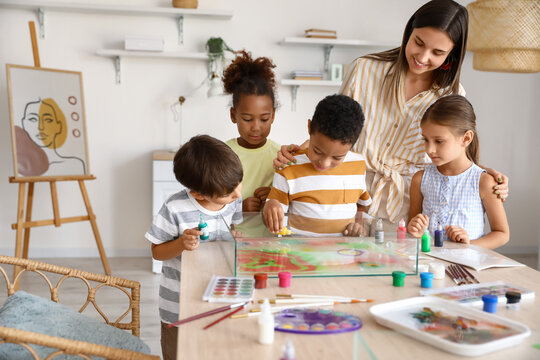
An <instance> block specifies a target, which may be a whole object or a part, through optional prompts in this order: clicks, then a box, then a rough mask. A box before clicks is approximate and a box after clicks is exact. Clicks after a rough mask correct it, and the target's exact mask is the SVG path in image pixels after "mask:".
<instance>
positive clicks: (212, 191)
mask: <svg viewBox="0 0 540 360" xmlns="http://www.w3.org/2000/svg"><path fill="white" fill-rule="evenodd" d="M174 174H175V176H176V179H177V180H178V181H179V182H180V183H181V184H182V185H184V186H185V187H186V189H185V190H182V191H180V192H178V193H176V194H173V195H171V196H170V197H169V198H168V199H167V200H166V201H165V203H164V204H163V206H162V207H161V209H160V210H159V213H158V215H157V216H156V218H155V220H154V223H153V224H152V225H151V226H150V229H148V232H147V233H146V235H145V237H146V238H147V239H148V240H150V242H152V256H153V258H154V259H156V260H163V269H162V274H161V282H160V287H159V314H160V317H161V350H162V353H163V359H164V360H169V359H176V343H177V340H176V339H177V335H178V328H176V327H168V326H167V324H171V323H174V322H176V321H177V320H178V309H179V302H180V269H181V260H182V252H184V251H186V250H187V251H191V250H195V249H196V248H197V247H198V246H199V236H200V235H202V234H203V233H202V231H199V229H198V224H199V219H200V217H201V216H202V219H203V221H204V222H206V224H207V225H208V231H209V237H208V239H205V240H201V241H202V242H208V241H213V240H216V239H225V238H230V235H229V233H228V230H227V228H226V226H224V225H223V224H221V222H222V220H221V217H223V219H225V221H226V222H227V224H228V225H230V224H238V223H240V222H241V221H242V198H241V196H240V192H241V189H242V177H243V171H242V164H241V162H240V159H239V158H238V156H237V155H236V154H235V153H234V152H233V151H232V150H231V148H229V147H228V146H227V145H226V144H225V143H223V142H222V141H219V140H217V139H215V138H213V137H211V136H208V135H199V136H195V137H193V138H191V139H190V140H189V141H188V142H187V143H185V144H184V145H183V146H182V147H181V148H180V150H178V152H177V153H176V155H175V156H174Z"/></svg>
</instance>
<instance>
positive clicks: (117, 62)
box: [114, 56, 122, 84]
mask: <svg viewBox="0 0 540 360" xmlns="http://www.w3.org/2000/svg"><path fill="white" fill-rule="evenodd" d="M114 68H115V70H116V84H120V83H121V80H122V74H121V72H120V56H115V57H114Z"/></svg>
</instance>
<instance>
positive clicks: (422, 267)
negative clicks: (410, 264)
mask: <svg viewBox="0 0 540 360" xmlns="http://www.w3.org/2000/svg"><path fill="white" fill-rule="evenodd" d="M416 270H417V272H418V275H420V274H421V273H423V272H427V271H429V265H428V264H418V267H417V268H416Z"/></svg>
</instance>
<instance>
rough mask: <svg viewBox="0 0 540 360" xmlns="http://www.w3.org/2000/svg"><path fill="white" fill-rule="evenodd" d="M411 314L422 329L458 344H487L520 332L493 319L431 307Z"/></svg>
mask: <svg viewBox="0 0 540 360" xmlns="http://www.w3.org/2000/svg"><path fill="white" fill-rule="evenodd" d="M410 315H411V316H412V317H413V318H414V319H416V321H417V325H416V326H417V328H418V329H419V330H420V331H424V332H427V333H429V334H432V335H436V336H439V337H441V338H443V339H445V340H448V341H451V342H454V343H458V344H472V345H477V344H485V343H488V342H491V341H494V340H499V339H503V338H506V337H509V336H514V335H518V334H519V333H520V332H519V331H518V330H516V329H513V328H511V327H509V326H506V325H502V324H498V323H496V322H493V321H488V320H481V319H473V318H469V317H467V316H461V315H457V316H456V315H451V314H448V313H446V312H445V311H443V310H440V309H439V310H437V309H432V308H431V307H424V308H423V309H422V310H420V311H417V312H413V313H411V314H410Z"/></svg>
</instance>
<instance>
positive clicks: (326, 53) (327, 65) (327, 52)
mask: <svg viewBox="0 0 540 360" xmlns="http://www.w3.org/2000/svg"><path fill="white" fill-rule="evenodd" d="M333 48H334V45H326V46H325V47H324V71H326V72H328V71H330V53H331V52H332V49H333Z"/></svg>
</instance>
